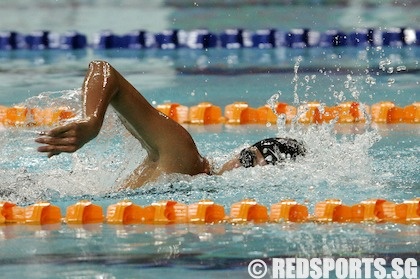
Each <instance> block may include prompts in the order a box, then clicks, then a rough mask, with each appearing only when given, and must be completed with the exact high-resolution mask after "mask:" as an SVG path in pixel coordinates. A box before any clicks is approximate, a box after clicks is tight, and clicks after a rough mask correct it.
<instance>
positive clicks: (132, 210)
mask: <svg viewBox="0 0 420 279" xmlns="http://www.w3.org/2000/svg"><path fill="white" fill-rule="evenodd" d="M144 219H145V216H144V209H143V207H141V206H139V205H136V204H134V203H132V202H131V201H121V202H118V203H116V204H112V205H110V206H108V209H107V211H106V221H107V223H109V224H124V225H129V224H139V223H142V222H143V221H144Z"/></svg>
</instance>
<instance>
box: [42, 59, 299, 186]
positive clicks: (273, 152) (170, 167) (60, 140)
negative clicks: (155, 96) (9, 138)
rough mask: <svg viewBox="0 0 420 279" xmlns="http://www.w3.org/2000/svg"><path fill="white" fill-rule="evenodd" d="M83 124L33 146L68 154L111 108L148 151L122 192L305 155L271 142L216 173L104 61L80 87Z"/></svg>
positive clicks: (289, 144) (292, 143) (177, 128)
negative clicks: (165, 178)
mask: <svg viewBox="0 0 420 279" xmlns="http://www.w3.org/2000/svg"><path fill="white" fill-rule="evenodd" d="M82 101H83V114H84V115H83V118H82V120H78V121H75V122H72V123H69V124H65V125H63V126H59V127H56V128H53V129H52V130H50V131H47V132H45V133H42V135H40V136H39V137H38V138H37V139H36V140H35V141H36V142H38V143H40V144H41V146H39V147H38V151H39V152H43V153H47V155H48V157H52V156H55V155H58V154H60V153H62V152H67V153H72V152H75V151H76V150H78V149H80V148H81V147H82V146H83V145H85V144H86V143H87V142H89V141H90V140H92V139H93V138H95V137H96V136H97V135H98V133H99V131H100V129H101V127H102V123H103V120H104V117H105V112H106V110H107V108H108V105H112V106H113V107H114V109H115V110H116V112H117V114H118V116H119V118H120V119H121V121H122V123H123V124H124V126H125V127H126V128H127V129H128V131H130V133H131V134H132V135H133V136H134V137H135V138H137V139H138V140H139V141H140V143H141V144H142V146H143V148H145V149H146V151H147V156H146V158H145V159H144V161H143V162H142V163H141V164H140V166H138V167H137V168H136V169H135V171H134V172H133V173H132V174H131V175H129V177H128V178H127V179H126V180H125V181H124V183H123V188H138V187H140V186H142V185H144V184H146V183H148V182H151V181H154V180H156V179H157V178H158V177H159V176H161V175H162V174H170V173H181V174H188V175H197V174H201V173H204V174H209V175H210V174H222V173H223V172H225V171H229V170H232V169H234V168H238V167H245V168H248V167H253V166H256V165H267V164H276V163H277V162H281V161H283V160H285V159H287V158H292V159H294V158H295V157H296V156H298V155H304V154H305V148H304V147H303V145H302V143H300V142H298V141H296V140H294V139H289V138H270V139H265V140H261V141H259V142H257V143H256V144H254V145H252V146H251V147H248V148H245V149H243V150H242V151H241V152H240V154H238V155H237V156H235V157H234V158H233V159H231V160H230V161H228V162H227V163H225V164H224V165H223V166H222V167H221V168H220V170H218V171H217V172H215V171H213V168H212V166H211V165H210V163H209V161H208V160H207V159H206V158H204V157H203V156H201V155H200V153H199V152H198V149H197V146H196V145H195V142H194V140H193V139H192V137H191V135H190V134H189V133H188V132H187V130H185V129H184V128H183V127H182V126H181V125H180V124H178V123H177V122H175V121H173V120H172V119H170V118H169V117H167V116H166V115H164V114H162V113H161V112H159V111H158V110H156V109H155V108H154V107H153V106H152V105H151V104H149V102H148V101H147V100H146V99H145V98H144V97H143V96H142V95H141V94H140V93H139V92H138V91H137V90H136V89H135V88H134V87H133V85H131V84H130V83H129V82H128V81H127V80H126V79H125V78H124V77H123V76H122V75H121V74H120V73H119V72H118V71H117V70H116V69H115V68H113V67H112V66H111V65H110V64H109V63H108V62H105V61H93V62H91V63H90V65H89V70H88V72H87V74H86V77H85V79H84V82H83V85H82Z"/></svg>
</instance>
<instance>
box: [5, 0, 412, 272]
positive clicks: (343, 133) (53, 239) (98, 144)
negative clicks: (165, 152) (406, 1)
mask: <svg viewBox="0 0 420 279" xmlns="http://www.w3.org/2000/svg"><path fill="white" fill-rule="evenodd" d="M47 2H48V1H47ZM116 2H118V4H115V3H116ZM116 2H115V3H114V4H111V3H107V4H103V5H101V4H98V3H96V2H95V1H92V2H91V3H90V5H91V6H90V5H80V6H77V7H78V8H77V9H74V10H70V11H69V9H57V8H55V6H54V5H53V4H51V3H52V2H51V3H49V2H48V3H49V5H46V7H45V8H44V9H47V10H48V9H51V10H53V11H54V12H57V13H58V14H61V15H62V16H63V17H62V18H63V19H64V20H63V22H61V23H57V30H58V31H61V30H64V28H68V27H69V26H74V27H77V28H78V29H79V30H81V31H82V28H83V27H82V26H80V25H78V24H80V23H79V21H78V19H79V17H83V16H84V15H86V14H87V13H89V12H92V11H93V10H95V11H96V12H98V13H100V12H101V11H102V12H103V13H107V12H109V10H110V9H111V7H112V8H115V9H117V11H116V12H118V11H119V12H121V13H127V16H128V17H131V16H133V18H134V15H132V13H131V12H128V10H130V8H131V7H132V6H131V5H134V4H130V3H131V2H130V1H116ZM16 5H18V4H16ZM113 5H115V6H113ZM127 7H128V8H127ZM293 7H294V8H295V10H296V11H297V15H296V18H292V19H290V20H289V21H287V23H286V27H296V26H299V27H300V26H301V24H303V23H305V22H306V21H305V20H308V19H304V17H303V16H300V15H301V14H305V11H306V14H310V18H311V19H312V20H313V21H315V20H317V21H316V22H318V24H319V26H317V27H319V28H329V27H331V26H333V27H345V28H352V27H359V26H362V25H363V24H365V25H366V24H368V25H369V26H381V24H383V22H382V20H381V17H380V15H381V14H386V12H390V11H394V12H395V13H396V14H398V12H399V11H400V10H401V11H403V12H406V11H410V12H409V13H407V15H406V16H405V17H398V18H395V23H398V25H399V26H402V25H405V26H410V25H412V24H413V22H414V23H415V22H418V21H415V19H416V16H418V14H420V13H418V7H417V6H415V7H410V9H408V8H404V7H400V6H399V7H391V6H389V5H382V6H377V7H376V8H375V6H369V8H366V7H365V9H363V11H364V12H363V16H362V17H361V18H359V19H358V20H359V21H356V20H355V21H351V20H348V21H346V23H345V24H343V22H344V21H343V19H342V17H341V19H340V20H337V19H336V18H334V19H333V21H331V22H325V18H324V17H322V16H320V15H319V14H318V12H319V10H318V9H321V8H323V9H326V8H328V9H329V10H330V11H331V13H332V14H339V15H342V14H351V12H356V11H358V10H357V9H358V8H360V7H359V6H356V7H353V8H352V7H351V5H350V6H347V7H345V8H343V7H341V6H321V7H319V6H316V7H312V8H314V9H312V8H311V7H307V6H306V7H305V6H297V7H296V6H292V8H293ZM35 8H38V7H35ZM93 8H96V9H93ZM160 8H162V9H160ZM394 8H395V9H394ZM8 9H9V10H10V9H11V10H13V9H15V11H16V9H17V8H16V6H13V5H12V6H11V7H10V6H9V8H8ZM148 9H151V10H154V9H156V10H158V11H159V13H158V14H159V15H161V14H163V15H162V19H157V20H156V21H157V23H156V25H153V24H151V22H152V20H150V22H147V19H142V20H143V21H145V22H146V23H144V26H145V27H150V28H149V29H150V30H151V31H156V30H158V31H159V30H162V29H163V28H168V27H181V28H192V27H194V26H195V27H196V24H197V23H196V22H190V21H188V20H186V19H185V18H186V17H187V15H190V16H193V17H197V18H203V17H204V18H205V17H206V16H207V15H208V14H209V13H210V12H209V10H208V9H205V8H200V9H196V10H194V11H193V10H191V9H190V8H188V9H187V8H177V9H176V8H172V7H170V6H165V7H160V6H159V5H157V4H156V6H153V7H149V6H148ZM289 9H290V7H288V8H282V6H277V5H275V6H274V7H273V6H269V7H263V6H259V5H257V6H249V5H248V6H244V7H239V8H238V7H225V8H224V9H215V10H214V11H213V13H214V14H213V16H214V17H215V18H216V19H217V18H219V17H223V15H225V14H226V13H229V11H230V12H232V11H235V13H236V16H234V14H233V13H232V16H230V17H229V21H228V23H223V21H220V20H214V21H211V22H209V23H208V24H209V28H210V27H212V30H215V31H217V30H221V29H223V28H225V27H232V26H234V25H241V26H244V27H247V28H254V29H256V28H261V27H267V22H266V21H265V20H266V18H267V17H264V18H262V19H259V20H255V21H254V22H253V23H249V22H248V21H247V22H246V23H245V21H243V18H242V17H243V15H246V14H247V13H248V14H249V13H251V16H252V15H253V13H255V14H261V13H267V14H268V18H269V17H273V13H274V14H275V13H276V12H277V13H278V14H279V15H282V14H283V13H286V12H287V11H289V13H290V10H289ZM391 9H394V10H391ZM285 10H286V11H285ZM413 10H414V11H413ZM22 12H23V13H25V12H27V11H26V10H23V11H22ZM416 12H417V13H416ZM0 13H1V12H0ZM142 13H144V11H143V12H142ZM210 14H211V13H210ZM393 15H394V14H393ZM66 16H68V17H66ZM70 16H73V18H72V17H70ZM0 18H2V20H3V17H0ZM40 18H42V17H40ZM347 18H351V17H347ZM368 18H369V19H371V20H372V22H366V20H367V19H368ZM149 19H150V16H149ZM173 19H176V20H173ZM334 20H335V21H334ZM22 21H23V22H22V23H21V24H22V27H21V28H22V29H25V28H29V27H27V26H26V25H25V23H26V21H25V20H23V19H22ZM33 21H34V24H35V25H34V27H38V28H45V26H49V25H46V24H45V22H43V21H42V20H39V21H37V20H36V19H33ZM4 22H5V27H6V28H12V27H13V26H15V25H12V27H10V26H9V25H8V24H17V23H16V21H14V20H12V19H11V18H10V16H9V17H5V20H4ZM75 22H76V23H77V24H75ZM218 22H219V23H218ZM217 23H218V24H217ZM100 24H102V25H100ZM138 24H140V23H138ZM177 24H178V25H177ZM225 24H226V25H225ZM346 24H347V25H346ZM174 25H175V26H174ZM115 26H116V31H122V32H125V31H128V30H130V29H134V28H133V26H130V25H129V24H128V23H127V22H124V23H122V22H119V23H116V24H115ZM104 27H108V26H107V25H106V23H105V22H101V21H100V20H99V19H92V18H89V19H88V20H87V21H86V29H85V30H86V32H90V34H91V33H92V32H93V31H99V30H100V29H103V28H104ZM159 27H161V28H160V29H157V28H159ZM414 27H416V26H414ZM15 28H17V27H15ZM31 28H32V27H31ZM95 28H96V29H95ZM419 54H420V49H419V48H418V47H415V46H410V47H408V46H407V47H403V48H387V47H383V48H370V49H363V48H333V49H332V48H325V49H324V48H313V49H288V48H278V49H265V50H259V49H238V50H226V49H210V50H187V49H178V50H157V49H152V50H145V51H141V52H139V51H128V50H111V51H98V50H93V49H90V48H89V49H86V50H82V51H52V50H49V51H24V50H22V51H14V52H0V61H1V64H0V72H1V73H2V74H1V76H0V104H2V105H7V106H11V105H13V104H24V105H27V106H34V105H35V106H40V107H45V106H55V105H62V104H65V105H68V106H71V107H73V108H75V109H76V110H78V109H80V99H79V98H80V94H79V91H78V88H79V87H80V86H81V83H82V81H83V76H84V73H85V71H86V68H87V65H88V63H89V61H91V60H93V59H104V60H108V61H110V63H111V64H112V65H113V66H114V67H115V68H117V69H118V70H119V71H120V72H121V73H122V74H123V75H124V76H126V77H127V79H128V80H129V81H130V82H132V83H133V84H134V86H135V87H136V88H138V89H139V90H140V91H141V92H142V93H143V94H144V96H145V97H146V98H147V99H148V100H149V101H150V102H151V103H152V104H154V105H157V104H161V103H164V102H177V103H181V104H184V105H186V106H192V105H196V104H197V103H199V102H202V101H209V102H212V103H214V104H216V105H218V106H221V107H224V106H225V105H227V104H230V103H232V102H234V101H245V102H248V103H249V104H250V105H251V106H253V107H258V106H262V105H264V104H265V103H267V101H268V100H269V99H270V98H272V96H273V95H276V96H277V97H278V100H280V101H283V102H287V103H290V104H293V103H294V102H295V101H296V98H298V100H299V101H300V102H309V101H320V102H323V103H325V104H326V105H334V104H337V103H340V102H343V101H348V100H351V101H353V100H354V101H359V102H361V103H366V104H368V105H371V104H374V103H376V102H379V101H383V100H390V101H393V102H395V103H396V104H397V105H399V106H405V105H408V104H411V103H413V102H415V101H419V100H420V94H419V82H420V79H419V76H418V71H419ZM185 127H186V129H187V130H188V131H189V132H190V133H191V134H192V136H193V138H194V140H195V141H196V143H197V146H198V148H199V150H200V152H201V153H202V154H203V155H205V156H207V157H208V158H210V159H212V160H213V161H214V163H215V164H216V165H221V164H222V163H223V162H224V161H225V160H227V159H228V158H229V157H230V156H232V155H233V154H235V152H238V151H239V150H240V149H241V148H243V147H244V146H246V145H247V144H252V143H254V142H255V141H257V140H259V139H261V138H263V137H271V136H275V135H287V136H293V137H297V138H299V139H302V140H304V141H305V142H306V143H307V146H308V151H309V153H308V156H306V157H305V158H301V159H300V160H298V161H297V162H295V163H291V164H288V165H285V166H283V167H255V168H252V169H246V170H245V169H236V170H234V171H231V172H229V173H226V174H224V175H222V176H207V175H199V176H196V177H189V176H181V175H174V176H169V177H162V179H160V180H159V181H157V182H155V183H151V184H150V185H146V186H144V187H142V188H140V189H137V190H130V191H128V190H127V191H117V188H118V185H119V183H121V181H122V180H123V179H124V178H125V177H126V176H127V175H128V174H129V173H130V172H131V171H132V170H133V169H134V168H135V167H136V165H137V164H138V163H139V162H141V160H142V158H143V157H144V156H145V151H144V150H142V149H141V147H140V145H139V144H138V143H137V142H136V141H135V140H134V139H133V138H132V137H131V136H130V135H129V134H128V132H127V131H125V130H124V129H123V128H122V127H121V124H120V123H119V121H118V119H117V117H116V115H115V114H114V113H113V112H112V110H110V111H109V113H108V115H107V119H106V122H105V124H104V128H103V130H102V132H101V133H100V135H99V136H98V137H97V138H96V139H95V140H94V141H92V142H91V143H89V144H87V145H86V146H85V147H84V148H83V149H81V150H79V151H78V152H76V153H74V154H62V155H60V156H56V157H54V158H51V159H47V158H45V157H44V156H43V155H41V154H39V153H37V152H36V147H37V144H36V143H35V142H34V141H33V140H34V138H35V137H36V136H37V133H38V132H39V131H40V130H42V129H43V128H42V127H31V128H7V129H1V130H0V144H1V146H2V149H1V155H2V156H0V181H1V182H0V197H1V200H8V201H13V202H16V203H17V204H19V205H22V206H25V205H29V204H32V203H34V202H36V201H40V200H47V201H50V202H52V203H53V204H55V205H58V206H60V208H61V209H62V212H65V208H66V207H67V206H68V205H71V204H74V203H76V202H77V201H79V200H81V199H88V200H91V201H93V202H94V203H96V204H99V205H101V206H103V207H104V208H106V207H107V206H108V205H110V204H113V203H116V202H118V201H120V200H123V199H130V200H132V201H133V202H135V203H137V204H140V205H149V204H151V203H152V202H155V201H160V200H167V199H170V200H176V201H179V202H183V203H187V204H190V203H194V202H197V201H199V200H201V199H211V200H214V201H215V202H217V203H219V204H222V205H224V206H225V209H226V210H227V211H228V210H229V207H230V205H231V204H232V203H234V202H237V201H240V200H242V199H244V198H254V199H256V200H257V201H258V202H259V203H261V204H264V205H266V206H270V205H271V204H273V203H276V202H278V201H280V200H283V199H295V200H296V201H298V202H300V203H304V204H305V205H307V206H308V208H309V211H310V212H313V208H314V205H315V204H316V203H317V202H319V201H323V200H325V199H327V198H338V199H341V200H342V201H343V202H344V203H345V204H354V203H358V202H360V201H362V200H365V199H369V198H384V199H387V200H390V201H395V202H402V201H404V200H407V199H412V198H414V197H419V196H420V175H419V173H420V172H419V170H420V169H419V166H420V156H419V155H420V154H419V153H420V137H419V135H420V127H419V125H415V124H413V125H412V124H398V125H390V124H367V125H364V124H360V125H332V124H331V125H327V124H325V125H321V126H306V125H297V126H290V125H286V126H282V125H279V126H277V125H268V126H264V125H241V126H231V125H211V126H194V125H186V126H185ZM227 213H228V212H227ZM419 235H420V230H419V227H418V226H415V225H401V224H393V223H383V224H373V223H372V224H336V223H334V224H322V225H321V224H315V223H305V224H295V223H280V224H245V225H233V224H216V225H167V226H152V225H133V226H114V225H107V224H100V225H85V226H70V225H59V226H43V227H37V226H24V225H8V226H3V227H0V238H1V241H0V272H1V274H7V275H8V277H11V278H28V277H31V278H160V277H167V276H168V274H170V277H171V278H197V277H199V278H215V277H220V276H222V277H227V278H249V277H248V273H247V264H248V263H249V261H250V260H252V259H255V258H262V259H267V260H268V259H270V258H273V257H305V258H312V257H357V258H358V257H368V256H370V257H372V256H377V257H390V258H392V257H402V258H407V257H414V258H416V259H417V260H418V259H419V254H418V251H419V250H420V242H419V237H418V236H419Z"/></svg>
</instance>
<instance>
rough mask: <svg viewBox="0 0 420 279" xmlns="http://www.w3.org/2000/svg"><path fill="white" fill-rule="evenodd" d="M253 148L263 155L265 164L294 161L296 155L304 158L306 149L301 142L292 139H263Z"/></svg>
mask: <svg viewBox="0 0 420 279" xmlns="http://www.w3.org/2000/svg"><path fill="white" fill-rule="evenodd" d="M253 146H255V147H256V148H257V149H258V150H259V151H260V152H261V154H262V155H263V157H264V160H265V161H266V162H267V164H272V165H274V164H276V163H277V162H280V161H284V160H286V159H288V158H289V159H296V157H297V156H298V155H301V156H304V155H305V153H306V148H305V146H304V145H303V143H302V142H299V141H297V140H295V139H292V138H268V139H263V140H261V141H259V142H257V143H255V144H254V145H253Z"/></svg>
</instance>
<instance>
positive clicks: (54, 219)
mask: <svg viewBox="0 0 420 279" xmlns="http://www.w3.org/2000/svg"><path fill="white" fill-rule="evenodd" d="M60 222H61V210H60V208H59V207H58V206H55V205H52V204H51V203H49V202H39V203H36V204H34V205H30V206H28V207H26V208H25V223H26V224H30V225H48V224H57V223H60Z"/></svg>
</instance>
